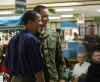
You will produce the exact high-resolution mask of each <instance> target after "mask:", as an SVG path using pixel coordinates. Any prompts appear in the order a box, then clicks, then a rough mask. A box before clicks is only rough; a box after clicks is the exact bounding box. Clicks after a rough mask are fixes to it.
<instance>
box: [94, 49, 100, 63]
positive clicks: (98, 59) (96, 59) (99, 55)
mask: <svg viewBox="0 0 100 82" xmlns="http://www.w3.org/2000/svg"><path fill="white" fill-rule="evenodd" d="M92 59H93V61H94V62H97V63H100V51H96V52H94V53H93V55H92Z"/></svg>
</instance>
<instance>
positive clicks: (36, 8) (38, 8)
mask: <svg viewBox="0 0 100 82" xmlns="http://www.w3.org/2000/svg"><path fill="white" fill-rule="evenodd" d="M46 8H47V7H46V6H43V5H38V6H36V7H34V9H33V10H34V11H36V12H38V13H40V10H41V9H46Z"/></svg>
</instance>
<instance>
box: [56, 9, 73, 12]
mask: <svg viewBox="0 0 100 82" xmlns="http://www.w3.org/2000/svg"><path fill="white" fill-rule="evenodd" d="M55 11H56V12H60V11H74V9H73V8H59V9H55Z"/></svg>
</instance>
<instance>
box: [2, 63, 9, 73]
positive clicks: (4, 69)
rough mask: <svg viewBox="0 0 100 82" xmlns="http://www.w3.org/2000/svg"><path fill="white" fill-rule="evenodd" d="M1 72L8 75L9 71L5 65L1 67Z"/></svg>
mask: <svg viewBox="0 0 100 82" xmlns="http://www.w3.org/2000/svg"><path fill="white" fill-rule="evenodd" d="M1 70H2V72H4V73H8V69H7V68H6V66H5V64H4V63H3V64H2V65H1Z"/></svg>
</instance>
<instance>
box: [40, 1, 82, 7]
mask: <svg viewBox="0 0 100 82" xmlns="http://www.w3.org/2000/svg"><path fill="white" fill-rule="evenodd" d="M81 4H82V3H79V2H73V3H55V4H41V5H44V6H47V7H52V6H53V7H57V6H74V5H81Z"/></svg>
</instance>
